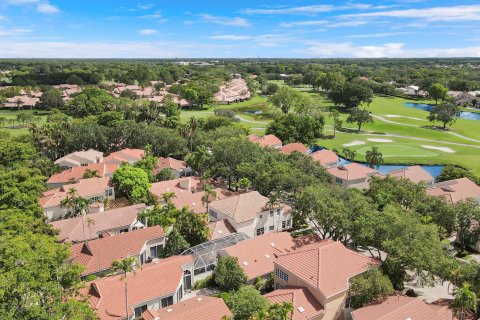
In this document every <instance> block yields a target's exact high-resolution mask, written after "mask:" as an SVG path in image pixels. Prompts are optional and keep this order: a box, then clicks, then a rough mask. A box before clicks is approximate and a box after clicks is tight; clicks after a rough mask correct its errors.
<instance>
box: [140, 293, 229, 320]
mask: <svg viewBox="0 0 480 320" xmlns="http://www.w3.org/2000/svg"><path fill="white" fill-rule="evenodd" d="M142 316H143V319H144V320H155V319H161V320H191V319H195V320H221V319H223V318H224V317H233V314H232V312H231V311H230V309H228V307H227V305H226V304H225V302H224V301H223V299H222V298H214V297H208V296H202V295H198V296H196V297H194V298H191V299H188V300H184V301H182V302H178V303H176V304H174V305H171V306H168V307H165V308H162V309H159V310H152V309H148V310H147V311H145V312H144V313H143V314H142Z"/></svg>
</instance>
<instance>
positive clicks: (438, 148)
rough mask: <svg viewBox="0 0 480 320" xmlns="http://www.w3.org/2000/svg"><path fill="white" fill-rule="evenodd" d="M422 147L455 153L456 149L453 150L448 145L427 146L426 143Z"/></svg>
mask: <svg viewBox="0 0 480 320" xmlns="http://www.w3.org/2000/svg"><path fill="white" fill-rule="evenodd" d="M422 147H424V148H426V149H434V150H440V151H443V152H447V153H455V150H452V149H450V148H447V147H435V146H425V145H422Z"/></svg>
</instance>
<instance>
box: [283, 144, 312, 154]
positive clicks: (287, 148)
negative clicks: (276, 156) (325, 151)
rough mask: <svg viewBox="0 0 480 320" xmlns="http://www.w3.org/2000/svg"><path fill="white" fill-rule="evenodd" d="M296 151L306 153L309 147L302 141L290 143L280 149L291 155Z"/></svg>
mask: <svg viewBox="0 0 480 320" xmlns="http://www.w3.org/2000/svg"><path fill="white" fill-rule="evenodd" d="M294 151H297V152H300V153H303V154H305V153H307V151H308V148H307V147H305V146H304V145H303V144H301V143H289V144H286V145H284V146H283V147H282V149H280V152H281V153H283V154H286V155H289V154H291V153H292V152H294Z"/></svg>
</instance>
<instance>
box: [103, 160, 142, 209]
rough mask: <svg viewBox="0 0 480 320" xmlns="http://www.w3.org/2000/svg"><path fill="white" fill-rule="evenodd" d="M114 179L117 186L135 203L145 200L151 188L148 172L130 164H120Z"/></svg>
mask: <svg viewBox="0 0 480 320" xmlns="http://www.w3.org/2000/svg"><path fill="white" fill-rule="evenodd" d="M112 181H113V184H114V185H115V187H116V188H117V189H118V190H119V191H120V192H121V193H123V194H125V195H126V196H127V197H128V199H130V201H132V202H134V203H140V202H142V201H144V200H145V199H146V197H147V196H148V193H149V190H150V181H149V180H148V175H147V173H146V172H145V171H144V170H143V169H141V168H136V167H133V166H131V165H128V164H125V165H122V166H120V168H118V169H117V170H116V171H115V173H114V174H113V178H112Z"/></svg>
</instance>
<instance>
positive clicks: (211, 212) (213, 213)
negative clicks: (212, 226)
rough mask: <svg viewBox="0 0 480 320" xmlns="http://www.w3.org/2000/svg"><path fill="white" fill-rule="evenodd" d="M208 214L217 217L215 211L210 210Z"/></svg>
mask: <svg viewBox="0 0 480 320" xmlns="http://www.w3.org/2000/svg"><path fill="white" fill-rule="evenodd" d="M210 215H211V216H212V218H214V219H217V213H216V212H215V211H213V210H210Z"/></svg>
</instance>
